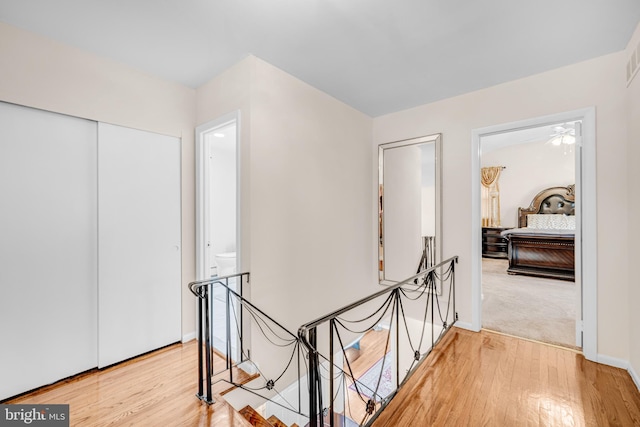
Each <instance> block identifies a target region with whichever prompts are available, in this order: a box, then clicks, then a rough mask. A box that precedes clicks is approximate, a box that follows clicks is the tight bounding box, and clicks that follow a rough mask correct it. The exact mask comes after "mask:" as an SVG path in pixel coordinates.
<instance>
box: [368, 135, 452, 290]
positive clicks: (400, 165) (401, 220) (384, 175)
mask: <svg viewBox="0 0 640 427" xmlns="http://www.w3.org/2000/svg"><path fill="white" fill-rule="evenodd" d="M441 139H442V137H441V135H440V134H436V135H430V136H424V137H420V138H414V139H408V140H404V141H396V142H390V143H386V144H380V146H379V148H378V178H379V181H378V192H379V194H378V254H379V259H378V269H379V281H380V284H383V285H389V284H394V283H397V282H400V281H403V280H405V279H407V278H409V277H411V276H413V275H415V274H416V273H417V272H418V271H420V270H423V269H425V268H428V267H431V266H433V265H436V264H437V263H438V262H440V261H441V259H442V257H441V252H442V243H441V241H442V238H441V236H442V232H441V229H442V227H441V185H442V183H441V181H442V179H441V171H440V169H441Z"/></svg>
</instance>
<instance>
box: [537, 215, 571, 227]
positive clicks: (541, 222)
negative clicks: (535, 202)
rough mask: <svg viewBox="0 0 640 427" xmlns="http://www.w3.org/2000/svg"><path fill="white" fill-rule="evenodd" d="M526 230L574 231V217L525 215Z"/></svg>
mask: <svg viewBox="0 0 640 427" xmlns="http://www.w3.org/2000/svg"><path fill="white" fill-rule="evenodd" d="M527 228H535V229H540V230H542V229H544V230H575V229H576V217H575V215H563V214H530V215H527Z"/></svg>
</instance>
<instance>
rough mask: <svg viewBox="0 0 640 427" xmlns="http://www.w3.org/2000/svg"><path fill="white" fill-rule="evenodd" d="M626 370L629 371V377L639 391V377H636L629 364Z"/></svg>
mask: <svg viewBox="0 0 640 427" xmlns="http://www.w3.org/2000/svg"><path fill="white" fill-rule="evenodd" d="M627 370H628V371H629V375H631V379H632V380H633V382H634V383H635V384H636V387H637V389H638V391H640V376H638V373H637V372H636V371H635V369H633V366H632V365H631V364H629V369H627Z"/></svg>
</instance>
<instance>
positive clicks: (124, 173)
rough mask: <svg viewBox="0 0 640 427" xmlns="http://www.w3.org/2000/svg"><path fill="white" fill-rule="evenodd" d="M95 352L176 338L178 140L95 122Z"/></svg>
mask: <svg viewBox="0 0 640 427" xmlns="http://www.w3.org/2000/svg"><path fill="white" fill-rule="evenodd" d="M98 159H99V160H98V210H99V212H98V222H99V226H98V253H99V258H100V268H99V274H98V289H99V290H98V294H99V298H98V301H99V321H98V325H99V326H98V329H99V333H98V336H99V357H98V366H100V367H104V366H108V365H111V364H113V363H116V362H119V361H121V360H124V359H127V358H130V357H133V356H136V355H138V354H141V353H144V352H147V351H150V350H154V349H156V348H159V347H162V346H164V345H167V344H170V343H173V342H176V341H179V340H180V338H181V315H180V307H181V305H180V298H181V291H180V265H181V264H180V140H179V139H178V138H174V137H168V136H164V135H157V134H153V133H149V132H143V131H139V130H134V129H129V128H123V127H119V126H113V125H108V124H103V123H99V124H98Z"/></svg>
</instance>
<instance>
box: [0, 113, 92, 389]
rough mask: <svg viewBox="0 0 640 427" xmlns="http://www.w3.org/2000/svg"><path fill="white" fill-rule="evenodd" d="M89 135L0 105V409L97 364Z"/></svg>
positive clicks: (56, 118) (82, 124)
mask: <svg viewBox="0 0 640 427" xmlns="http://www.w3.org/2000/svg"><path fill="white" fill-rule="evenodd" d="M96 126H97V124H96V123H95V122H91V121H87V120H82V119H78V118H74V117H69V116H64V115H61V114H55V113H50V112H46V111H41V110H35V109H31V108H27V107H21V106H17V105H13V104H6V103H0V400H1V399H3V398H7V397H10V396H13V395H15V394H18V393H22V392H24V391H27V390H30V389H32V388H35V387H39V386H42V385H45V384H49V383H51V382H54V381H57V380H59V379H61V378H65V377H68V376H70V375H73V374H76V373H79V372H82V371H85V370H87V369H91V368H93V367H95V366H96V364H97V302H96V298H97V295H96V294H97V256H96V247H97V242H96V237H97V225H96V223H97V220H96V214H97V205H96V175H97V172H96V164H97V159H96Z"/></svg>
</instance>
